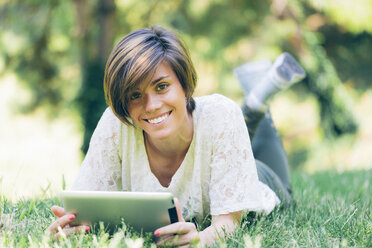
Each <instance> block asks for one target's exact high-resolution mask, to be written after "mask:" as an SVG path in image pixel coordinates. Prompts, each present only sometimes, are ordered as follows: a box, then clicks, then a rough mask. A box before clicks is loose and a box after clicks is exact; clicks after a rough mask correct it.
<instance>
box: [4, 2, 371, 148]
mask: <svg viewBox="0 0 372 248" xmlns="http://www.w3.org/2000/svg"><path fill="white" fill-rule="evenodd" d="M339 3H340V1H333V0H328V1H315V0H302V1H282V0H272V1H269V0H264V1H243V0H234V1H227V0H203V1H199V0H190V1H185V0H176V1H174V0H161V1H155V0H151V1H135V0H116V1H114V0H96V1H87V0H75V1H61V0H47V1H41V0H32V1H31V0H30V1H20V0H16V1H3V2H2V3H1V5H0V13H1V15H0V16H1V17H0V21H1V24H0V26H1V28H2V29H1V31H0V44H1V45H0V73H9V72H15V73H16V74H17V76H18V78H19V80H20V81H21V82H23V84H24V85H25V86H26V87H27V88H28V89H29V90H30V91H31V93H32V94H31V96H32V98H31V100H30V101H29V102H28V103H27V104H25V105H22V106H21V107H22V108H21V109H22V110H23V111H24V112H29V111H33V110H35V109H37V108H40V107H41V108H44V109H45V108H46V109H48V110H49V113H50V116H51V117H54V116H57V115H58V114H61V113H63V110H65V109H70V108H71V109H75V110H77V111H78V113H79V114H80V115H81V117H82V120H83V126H84V127H85V135H84V145H83V151H86V149H87V146H88V142H89V139H90V135H91V133H92V132H93V129H94V127H95V126H96V123H97V120H98V119H99V117H100V115H101V113H102V112H103V110H104V108H105V103H104V97H103V91H102V78H103V72H104V64H105V60H106V58H107V55H108V53H109V51H110V50H111V48H112V46H113V44H114V43H115V42H116V41H118V40H119V39H120V38H121V37H122V36H123V35H125V34H127V33H128V32H130V31H132V30H134V29H137V28H143V27H147V26H149V25H152V24H159V25H162V26H165V27H168V28H171V29H173V30H175V31H177V32H179V33H180V35H181V36H182V37H183V38H184V40H185V41H186V43H187V44H188V45H189V48H190V50H191V55H192V58H193V60H194V63H195V65H196V68H197V71H198V73H199V78H200V80H199V86H198V88H197V92H196V94H197V95H200V94H208V93H211V92H219V93H223V94H225V95H227V96H229V97H231V98H233V99H235V100H241V98H242V92H241V90H240V89H239V86H238V84H237V82H236V81H235V80H234V79H233V77H232V74H231V70H232V69H233V68H234V67H235V66H238V65H239V64H241V63H245V62H247V61H253V60H259V59H271V60H273V59H274V58H275V57H276V56H277V55H279V54H280V53H281V52H282V51H284V50H286V51H290V52H292V53H293V54H295V55H296V56H297V57H298V58H299V60H300V61H301V63H302V64H303V65H304V66H305V68H306V70H307V71H308V79H307V81H306V82H307V84H305V86H306V87H297V88H296V89H295V90H297V91H309V92H310V93H311V94H314V95H315V96H316V97H317V99H319V106H320V107H319V109H320V115H321V118H322V119H323V120H324V121H322V122H321V124H322V125H323V129H324V133H325V134H326V136H328V137H333V136H337V135H341V134H344V133H353V132H355V130H356V128H357V125H356V123H355V118H354V116H353V114H352V108H353V106H352V102H351V101H350V97H349V96H348V94H347V91H346V90H345V89H344V87H343V84H342V82H341V81H340V79H339V76H338V74H339V73H340V75H341V76H342V77H341V78H342V79H343V80H348V82H351V83H352V84H354V85H355V84H358V85H357V86H358V87H361V88H363V87H368V84H367V83H366V82H367V81H368V80H369V78H370V76H371V72H370V70H369V69H368V68H369V67H370V65H371V60H370V58H369V57H366V56H367V54H368V53H366V52H364V51H368V50H370V49H371V48H372V43H371V42H370V40H371V39H370V38H371V24H370V22H369V21H366V20H369V19H370V13H371V11H369V10H370V9H371V2H370V1H368V0H358V1H357V2H355V3H354V2H353V4H350V3H349V2H348V1H341V5H340V6H341V7H342V8H338V7H339ZM336 7H337V8H336ZM349 8H350V9H351V10H352V11H350V12H348V11H347V10H348V9H349ZM353 13H358V14H357V15H355V14H353ZM341 17H342V18H341ZM334 37H338V39H337V41H335V39H333V38H334ZM359 41H361V42H362V44H363V46H362V47H359V46H358V44H359ZM349 44H352V45H351V46H349ZM354 49H356V50H357V52H356V53H355V52H354ZM340 51H341V52H340ZM359 61H361V62H362V64H361V66H358V65H357V64H358V63H353V62H359ZM347 65H349V66H347ZM345 68H346V69H345Z"/></svg>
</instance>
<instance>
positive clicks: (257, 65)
mask: <svg viewBox="0 0 372 248" xmlns="http://www.w3.org/2000/svg"><path fill="white" fill-rule="evenodd" d="M271 65H272V63H271V61H270V60H264V61H256V62H250V63H247V64H244V65H241V66H239V67H236V68H235V69H234V70H233V75H234V76H235V77H236V79H238V82H239V84H240V86H241V87H242V89H243V92H244V95H245V96H248V94H249V92H250V91H251V89H252V88H253V87H254V86H255V85H256V84H257V83H259V82H260V81H261V80H262V79H263V78H264V77H265V76H266V75H267V73H268V72H269V70H270V67H271Z"/></svg>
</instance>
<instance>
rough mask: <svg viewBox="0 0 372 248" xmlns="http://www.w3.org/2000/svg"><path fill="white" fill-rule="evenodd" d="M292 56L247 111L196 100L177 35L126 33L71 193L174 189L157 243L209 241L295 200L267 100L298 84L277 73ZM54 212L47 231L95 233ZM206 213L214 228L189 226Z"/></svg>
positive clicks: (250, 99)
mask: <svg viewBox="0 0 372 248" xmlns="http://www.w3.org/2000/svg"><path fill="white" fill-rule="evenodd" d="M287 60H289V62H292V63H294V64H292V66H294V67H296V66H298V65H297V63H296V62H295V61H294V60H293V58H291V57H290V56H289V55H288V54H285V55H283V56H281V57H279V58H278V59H277V61H276V62H275V63H276V65H275V64H274V65H275V66H276V67H275V68H277V69H276V70H271V72H270V73H271V74H270V73H269V75H270V77H271V78H272V77H278V78H274V79H275V80H266V81H265V82H261V83H260V84H257V85H260V86H259V87H258V88H257V87H253V89H252V90H251V93H252V94H249V95H247V97H246V100H245V103H244V104H243V113H242V110H241V109H240V108H239V106H238V105H236V104H235V103H234V102H233V101H232V100H230V99H228V98H226V97H224V96H222V95H218V94H213V95H208V96H202V97H197V98H193V97H192V95H193V92H194V89H195V86H196V80H197V76H196V73H195V69H194V67H193V64H192V62H191V59H190V56H189V53H188V51H187V50H186V48H185V46H184V45H183V43H182V42H181V41H180V39H179V38H177V36H176V35H175V34H174V33H173V32H171V31H169V30H165V29H163V28H160V27H157V26H153V27H152V28H150V29H140V30H136V31H134V32H132V33H130V34H128V35H127V36H125V37H124V38H123V39H122V40H121V41H119V43H118V44H117V45H116V47H115V48H114V49H113V51H112V52H111V54H110V57H109V58H108V61H107V64H106V70H105V77H104V90H105V97H106V102H107V104H108V108H107V109H106V111H105V112H104V113H103V115H102V117H101V119H100V121H99V123H98V125H97V127H96V130H95V132H94V134H93V136H92V139H91V142H90V147H89V150H88V153H87V155H86V157H85V159H84V162H83V164H82V167H81V169H80V172H79V174H78V177H77V179H76V181H75V182H74V184H73V186H72V190H102V191H119V190H122V191H145V192H171V193H172V194H173V195H174V196H175V197H176V198H178V201H179V203H177V204H176V207H177V210H178V214H179V220H180V221H179V222H177V223H174V224H171V225H168V226H164V227H162V228H159V229H157V230H154V235H155V236H158V237H159V238H160V239H159V242H158V245H160V244H163V243H165V242H170V243H173V244H174V245H186V246H187V245H188V244H190V243H191V242H194V241H195V240H200V242H201V243H203V244H213V242H214V241H215V240H216V239H217V238H218V237H221V236H224V235H226V234H228V233H231V232H232V231H233V230H234V228H235V227H236V226H237V225H239V223H240V221H241V216H242V213H244V212H248V211H255V212H261V213H266V214H268V213H270V212H271V211H272V210H273V209H274V208H275V206H277V205H279V203H280V202H281V201H282V202H283V203H285V204H289V203H290V202H291V194H290V183H289V180H288V165H287V160H286V156H285V153H284V150H283V148H282V146H281V141H280V139H279V137H278V135H277V133H276V130H275V127H274V125H273V123H272V120H271V117H270V115H269V114H267V113H268V112H267V104H266V103H267V101H268V99H269V98H270V97H271V96H272V95H273V94H274V93H275V92H277V91H279V89H281V88H283V87H284V86H287V85H288V84H291V83H293V82H294V81H295V80H293V79H292V78H290V79H288V78H285V76H290V75H292V74H290V75H289V74H288V73H287V74H286V75H285V73H284V74H283V73H282V74H280V72H281V71H280V69H283V68H281V67H280V66H281V65H282V64H285V63H287V62H288V61H287ZM287 64H288V63H287ZM278 68H279V69H278ZM290 69H291V68H290ZM292 69H293V68H292ZM300 73H303V71H302V72H301V71H300ZM302 76H303V75H302ZM241 83H243V84H244V82H241ZM276 83H278V85H277V84H276ZM255 91H256V93H255ZM265 112H266V115H265ZM247 125H248V127H247ZM256 128H258V130H257V132H255V130H256ZM248 130H249V133H248ZM249 134H250V135H251V136H252V137H251V138H253V135H254V136H255V137H254V140H255V143H254V144H253V148H254V149H256V150H257V151H256V153H257V156H256V160H255V159H254V157H253V153H252V146H251V142H250V137H249ZM255 145H256V148H255ZM52 211H53V213H54V214H55V215H56V216H57V217H58V219H57V220H56V221H55V222H54V223H52V224H51V225H50V227H49V228H48V231H50V232H51V233H53V234H56V235H58V227H61V228H62V229H63V231H64V232H66V233H71V232H76V231H79V230H82V229H83V230H89V227H87V226H78V227H70V226H69V223H70V222H71V221H72V220H74V218H75V216H74V215H73V214H71V213H65V211H64V209H63V208H61V207H58V206H54V207H52ZM208 215H211V216H212V221H211V225H210V226H209V227H207V228H205V229H204V230H202V231H200V232H198V231H197V229H196V226H195V224H194V223H192V222H191V220H196V221H201V220H202V219H203V218H204V217H205V216H208ZM171 234H178V236H177V237H176V236H173V235H171ZM175 237H176V238H175Z"/></svg>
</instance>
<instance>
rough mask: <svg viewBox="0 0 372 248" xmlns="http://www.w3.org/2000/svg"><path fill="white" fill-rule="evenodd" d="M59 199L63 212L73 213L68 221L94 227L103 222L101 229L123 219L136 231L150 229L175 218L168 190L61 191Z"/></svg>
mask: <svg viewBox="0 0 372 248" xmlns="http://www.w3.org/2000/svg"><path fill="white" fill-rule="evenodd" d="M61 199H62V203H63V206H64V208H65V210H66V212H73V213H75V214H76V219H75V220H74V221H73V222H72V223H71V225H78V224H89V225H92V226H93V228H97V227H96V225H97V224H99V223H100V222H103V224H104V227H105V229H106V230H108V231H110V232H113V231H114V230H116V228H117V227H120V226H121V225H122V223H123V222H124V223H125V224H126V225H128V226H130V227H132V228H133V229H134V230H137V231H139V232H154V231H155V230H156V229H157V228H159V227H162V226H166V225H169V224H171V223H174V222H177V221H178V218H177V212H176V208H175V205H174V201H173V195H172V194H171V193H165V192H163V193H155V192H120V191H62V192H61Z"/></svg>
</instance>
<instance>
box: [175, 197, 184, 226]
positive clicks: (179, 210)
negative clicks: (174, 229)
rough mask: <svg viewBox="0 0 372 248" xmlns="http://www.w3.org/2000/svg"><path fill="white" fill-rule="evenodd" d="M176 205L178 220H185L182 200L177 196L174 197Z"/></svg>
mask: <svg viewBox="0 0 372 248" xmlns="http://www.w3.org/2000/svg"><path fill="white" fill-rule="evenodd" d="M174 205H175V207H176V211H177V217H178V222H185V219H184V218H183V217H182V213H181V206H180V202H179V201H178V198H176V197H175V198H174Z"/></svg>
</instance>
